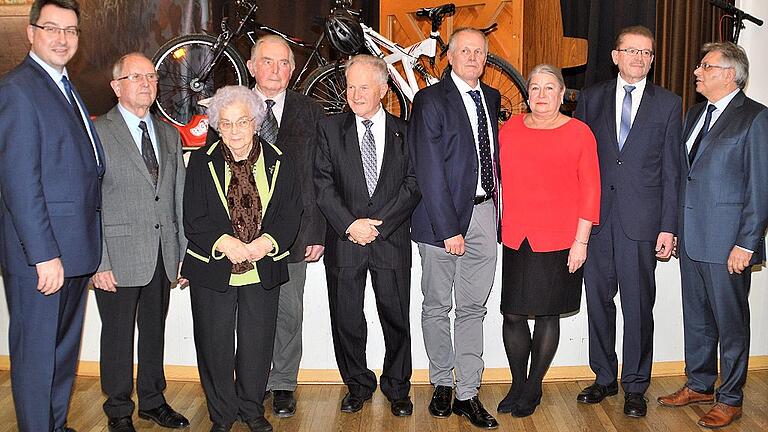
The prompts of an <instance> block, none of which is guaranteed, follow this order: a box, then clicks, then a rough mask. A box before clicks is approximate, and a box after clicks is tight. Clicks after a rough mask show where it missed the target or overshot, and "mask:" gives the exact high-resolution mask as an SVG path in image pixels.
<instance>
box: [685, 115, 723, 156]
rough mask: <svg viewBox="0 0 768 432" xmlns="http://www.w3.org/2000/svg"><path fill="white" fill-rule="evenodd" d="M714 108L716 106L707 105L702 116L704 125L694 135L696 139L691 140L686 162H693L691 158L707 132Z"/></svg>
mask: <svg viewBox="0 0 768 432" xmlns="http://www.w3.org/2000/svg"><path fill="white" fill-rule="evenodd" d="M716 109H717V107H716V106H714V105H712V104H708V105H707V115H706V116H704V126H702V127H701V130H700V131H699V134H698V135H696V139H695V140H693V145H691V151H690V152H689V153H688V162H689V163H690V164H691V165H692V164H693V160H694V159H696V153H698V151H699V145H701V141H702V140H703V139H704V137H705V136H707V134H708V133H709V124H710V123H711V122H712V112H713V111H714V110H716Z"/></svg>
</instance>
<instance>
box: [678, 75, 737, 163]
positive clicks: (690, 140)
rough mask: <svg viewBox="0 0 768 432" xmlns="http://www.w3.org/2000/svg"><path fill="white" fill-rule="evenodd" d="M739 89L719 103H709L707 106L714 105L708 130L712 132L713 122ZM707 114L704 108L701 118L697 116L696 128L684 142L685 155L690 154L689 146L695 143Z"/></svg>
mask: <svg viewBox="0 0 768 432" xmlns="http://www.w3.org/2000/svg"><path fill="white" fill-rule="evenodd" d="M739 91H740V89H736V90H734V91H732V92H731V93H728V94H727V95H726V96H725V97H723V98H721V99H720V100H719V101H717V102H715V103H712V102H709V103H708V105H714V106H715V110H714V111H712V119H711V120H710V121H709V129H710V130H712V127H714V126H715V122H716V121H717V119H719V118H720V114H722V113H723V111H725V108H727V107H728V104H730V103H731V101H732V100H733V98H734V97H736V95H737V94H738V93H739ZM706 114H707V109H706V107H705V108H704V110H703V111H702V112H701V116H699V119H698V120H697V121H696V126H694V127H693V130H692V131H691V134H690V135H689V136H688V141H686V142H685V147H686V151H687V153H690V152H691V146H693V142H694V141H696V136H698V135H699V131H701V128H702V127H704V117H705V116H706Z"/></svg>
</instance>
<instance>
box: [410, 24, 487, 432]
mask: <svg viewBox="0 0 768 432" xmlns="http://www.w3.org/2000/svg"><path fill="white" fill-rule="evenodd" d="M487 54H488V41H487V40H486V38H485V35H484V34H483V33H482V32H480V31H478V30H475V29H470V28H464V29H458V30H456V31H455V32H454V33H453V35H452V36H451V39H450V41H449V48H448V61H449V62H450V64H451V68H452V71H451V73H450V74H449V75H448V76H447V77H446V78H444V79H443V80H442V81H440V82H439V83H437V84H435V85H432V86H430V87H427V88H425V89H423V90H421V91H419V92H418V93H417V94H416V98H415V99H414V101H413V117H412V118H411V122H410V125H409V126H408V142H410V143H412V145H413V153H412V157H413V160H414V166H415V169H416V180H417V182H418V185H419V189H420V190H421V194H422V200H421V202H420V203H419V205H418V206H416V209H415V211H414V213H413V218H412V224H411V226H412V228H411V238H412V239H413V240H414V241H416V242H417V243H418V247H419V254H420V255H421V267H422V279H421V290H422V292H423V293H424V301H423V303H422V308H421V326H422V329H423V333H424V344H425V346H426V349H427V356H428V357H429V378H430V382H432V384H433V385H434V386H435V391H434V394H433V396H432V401H431V403H430V404H429V412H430V414H432V415H433V416H435V417H448V416H450V414H451V411H453V412H454V413H456V414H459V415H463V416H466V417H468V418H469V420H470V421H471V422H472V424H474V425H475V426H478V427H482V428H488V429H492V428H495V427H497V426H498V424H497V422H496V419H494V418H493V416H491V415H490V414H489V413H488V411H486V409H485V408H484V407H483V405H482V403H480V400H479V399H478V397H477V389H478V388H479V387H480V378H481V375H482V372H483V365H484V364H483V319H484V317H485V314H486V307H485V302H486V301H487V300H488V295H489V294H490V292H491V287H492V286H493V276H494V274H495V272H496V251H497V220H498V217H497V207H496V197H497V196H498V187H497V185H498V174H497V173H498V171H497V168H498V135H499V134H498V112H499V105H500V102H501V96H500V95H499V92H498V90H496V89H494V88H491V87H489V86H487V85H485V84H483V83H482V82H480V76H481V75H482V73H483V69H484V67H485V60H486V56H487ZM454 294H455V298H456V319H455V321H454V331H453V335H454V340H453V341H452V340H451V319H450V317H449V316H448V313H449V312H450V310H451V308H452V307H453V298H454ZM454 369H455V371H454ZM454 372H455V376H456V380H455V385H456V397H455V400H454V401H453V406H451V393H452V388H453V386H454Z"/></svg>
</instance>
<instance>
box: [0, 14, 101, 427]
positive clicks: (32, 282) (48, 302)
mask: <svg viewBox="0 0 768 432" xmlns="http://www.w3.org/2000/svg"><path fill="white" fill-rule="evenodd" d="M79 11H80V8H79V5H78V3H77V1H75V0H37V1H35V2H34V4H33V5H32V9H31V10H30V14H29V26H28V27H27V37H28V38H29V42H30V43H31V45H32V48H31V51H30V53H29V56H28V57H27V58H25V59H24V61H23V62H22V63H21V64H20V65H19V66H17V67H16V68H15V69H14V70H12V71H11V72H9V73H8V74H7V75H6V76H5V77H3V78H2V79H1V80H0V196H2V202H1V203H0V204H2V205H0V230H1V231H0V237H2V239H1V240H0V265H1V266H2V269H3V276H4V285H5V293H6V298H7V301H8V310H9V312H10V326H9V336H8V340H9V345H10V354H11V383H12V386H13V400H14V404H15V407H16V419H17V422H18V426H19V430H20V431H22V432H39V431H57V432H59V431H72V429H71V428H68V427H66V422H67V410H68V407H69V398H70V395H71V393H72V384H73V381H74V376H75V366H76V363H77V358H78V354H79V348H80V333H81V330H82V324H83V311H84V306H85V299H86V290H85V287H86V285H87V283H88V279H89V276H90V275H91V274H92V273H93V272H94V271H95V270H96V268H97V266H98V265H99V259H100V258H101V220H100V219H101V218H100V214H99V212H100V208H99V205H100V202H99V182H100V177H101V175H102V174H103V168H102V164H101V161H102V160H103V157H102V152H101V144H100V143H99V140H98V137H97V135H96V133H95V132H94V128H93V125H92V124H91V122H90V120H89V119H88V111H87V110H86V108H85V104H84V103H83V101H82V99H81V98H80V97H79V95H78V93H77V91H75V90H74V88H73V87H72V84H71V83H70V81H69V78H68V74H67V69H66V67H65V66H66V64H67V62H69V60H70V59H71V58H72V56H74V55H75V52H76V51H77V44H78V36H79V33H80V29H79V27H78V22H79Z"/></svg>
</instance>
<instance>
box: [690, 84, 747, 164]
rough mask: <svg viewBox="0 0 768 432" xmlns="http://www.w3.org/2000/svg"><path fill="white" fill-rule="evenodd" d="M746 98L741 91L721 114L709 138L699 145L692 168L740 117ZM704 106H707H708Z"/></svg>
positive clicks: (706, 137)
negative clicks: (718, 137) (735, 119)
mask: <svg viewBox="0 0 768 432" xmlns="http://www.w3.org/2000/svg"><path fill="white" fill-rule="evenodd" d="M744 98H745V96H744V93H743V92H741V91H739V93H737V94H736V96H734V98H733V99H732V100H731V102H730V103H729V104H728V106H727V107H726V108H725V111H723V113H722V114H720V117H718V118H717V121H716V122H715V124H714V125H712V126H711V127H710V128H709V132H708V133H707V136H705V137H704V139H703V140H701V143H700V144H699V151H697V152H696V158H695V159H694V160H693V163H692V164H691V168H693V166H694V165H696V161H698V160H699V158H701V155H702V154H704V152H705V151H707V147H709V145H710V144H711V143H712V141H713V140H715V139H717V136H718V135H720V132H722V131H723V129H725V127H726V126H727V125H728V123H730V122H731V121H732V120H733V119H734V118H736V117H738V115H739V112H741V106H742V105H743V104H744ZM704 106H706V104H705V105H704ZM697 118H698V117H697ZM686 142H687V141H686Z"/></svg>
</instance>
